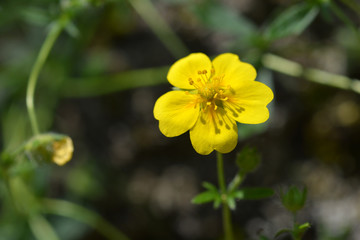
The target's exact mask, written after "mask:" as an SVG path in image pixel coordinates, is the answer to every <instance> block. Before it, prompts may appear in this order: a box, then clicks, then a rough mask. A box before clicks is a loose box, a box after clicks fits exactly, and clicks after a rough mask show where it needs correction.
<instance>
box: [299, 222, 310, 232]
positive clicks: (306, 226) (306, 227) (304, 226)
mask: <svg viewBox="0 0 360 240" xmlns="http://www.w3.org/2000/svg"><path fill="white" fill-rule="evenodd" d="M310 227H311V225H310V223H308V222H306V223H304V224H301V225H300V226H299V227H298V229H300V230H303V229H308V228H310Z"/></svg>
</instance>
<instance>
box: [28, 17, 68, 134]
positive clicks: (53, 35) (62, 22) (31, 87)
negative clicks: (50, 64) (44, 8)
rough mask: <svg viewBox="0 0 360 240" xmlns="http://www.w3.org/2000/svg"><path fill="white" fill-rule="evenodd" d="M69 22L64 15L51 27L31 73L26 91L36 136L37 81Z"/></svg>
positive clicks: (37, 128) (37, 130)
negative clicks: (35, 105) (35, 95)
mask: <svg viewBox="0 0 360 240" xmlns="http://www.w3.org/2000/svg"><path fill="white" fill-rule="evenodd" d="M68 20H69V17H68V16H67V15H65V14H64V15H62V16H61V17H60V18H59V19H58V20H57V21H56V22H54V23H53V24H52V25H51V29H50V32H49V33H48V35H47V37H46V39H45V41H44V43H43V45H42V46H41V49H40V52H39V54H38V56H37V58H36V61H35V63H34V65H33V67H32V69H31V72H30V76H29V80H28V85H27V90H26V107H27V111H28V114H29V118H30V123H31V128H32V131H33V134H34V135H37V134H39V125H38V122H37V118H36V113H35V108H34V93H35V87H36V83H37V79H38V77H39V73H40V70H41V69H42V67H43V65H44V63H45V61H46V59H47V57H48V55H49V52H50V50H51V48H52V46H53V45H54V43H55V41H56V39H57V38H58V36H59V35H60V33H61V31H62V30H63V28H64V27H65V26H66V24H67V22H68Z"/></svg>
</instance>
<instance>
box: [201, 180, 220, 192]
mask: <svg viewBox="0 0 360 240" xmlns="http://www.w3.org/2000/svg"><path fill="white" fill-rule="evenodd" d="M202 186H203V187H204V188H206V189H208V190H211V191H215V192H217V191H218V189H217V187H216V186H215V185H214V184H211V183H209V182H203V183H202Z"/></svg>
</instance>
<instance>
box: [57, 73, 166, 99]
mask: <svg viewBox="0 0 360 240" xmlns="http://www.w3.org/2000/svg"><path fill="white" fill-rule="evenodd" d="M168 70H169V67H159V68H150V69H139V70H132V71H126V72H121V73H118V74H115V75H110V76H97V77H91V78H84V79H70V80H68V81H66V82H64V85H63V86H62V88H61V93H62V95H63V96H66V97H90V96H99V95H103V94H108V93H113V92H117V91H121V90H127V89H132V88H137V87H145V86H153V85H156V84H160V83H165V82H166V77H165V76H166V72H167V71H168Z"/></svg>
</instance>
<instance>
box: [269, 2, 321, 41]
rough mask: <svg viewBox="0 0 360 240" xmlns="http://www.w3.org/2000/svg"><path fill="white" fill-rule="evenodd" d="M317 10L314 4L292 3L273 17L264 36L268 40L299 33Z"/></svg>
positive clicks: (313, 17)
mask: <svg viewBox="0 0 360 240" xmlns="http://www.w3.org/2000/svg"><path fill="white" fill-rule="evenodd" d="M318 12H319V8H318V7H316V6H310V5H308V4H306V3H300V4H297V5H294V6H292V7H290V8H288V9H286V10H285V11H284V12H282V13H281V14H280V15H279V16H277V18H275V19H274V20H273V21H272V22H271V23H270V25H269V26H268V28H267V29H266V30H265V37H266V38H267V39H268V40H269V41H274V40H276V39H280V38H284V37H288V36H291V35H298V34H301V33H302V32H303V31H304V30H305V29H306V28H307V27H308V26H309V25H310V24H311V22H312V21H313V20H314V19H315V17H316V16H317V14H318Z"/></svg>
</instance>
